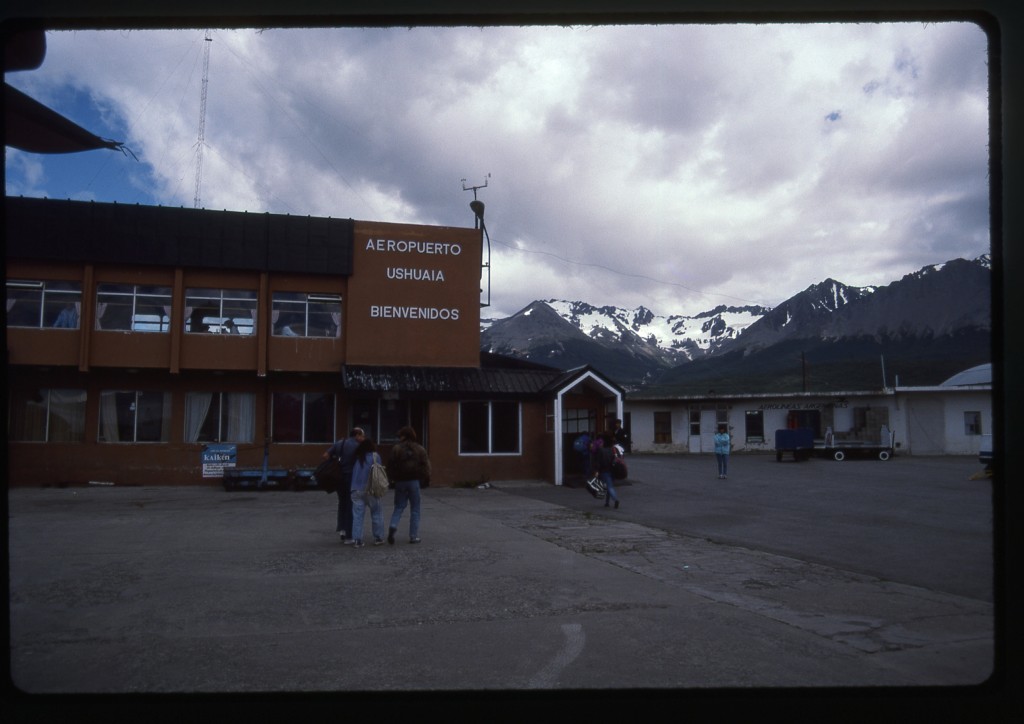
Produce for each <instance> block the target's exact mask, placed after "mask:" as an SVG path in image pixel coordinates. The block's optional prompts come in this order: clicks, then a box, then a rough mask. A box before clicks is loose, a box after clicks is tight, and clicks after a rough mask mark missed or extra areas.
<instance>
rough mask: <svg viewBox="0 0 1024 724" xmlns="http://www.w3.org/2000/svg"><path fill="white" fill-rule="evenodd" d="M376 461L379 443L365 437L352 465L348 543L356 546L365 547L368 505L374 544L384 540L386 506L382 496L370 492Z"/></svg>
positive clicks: (357, 449)
mask: <svg viewBox="0 0 1024 724" xmlns="http://www.w3.org/2000/svg"><path fill="white" fill-rule="evenodd" d="M374 463H380V455H378V454H377V445H376V444H375V443H374V442H373V440H371V439H370V438H368V437H367V438H363V440H362V442H360V443H359V447H357V448H356V453H355V465H354V466H353V467H352V493H351V497H352V537H351V538H349V539H348V540H347V541H345V542H346V543H351V544H352V545H353V546H354V547H356V548H362V547H363V519H364V518H365V515H364V513H365V511H366V507H367V506H369V507H370V526H371V529H372V532H373V544H374V545H377V546H379V545H380V544H381V543H383V542H384V506H383V505H382V504H381V500H380V498H378V497H376V496H374V495H372V494H371V493H370V470H371V469H372V468H373V464H374Z"/></svg>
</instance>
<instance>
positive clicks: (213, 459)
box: [203, 443, 238, 478]
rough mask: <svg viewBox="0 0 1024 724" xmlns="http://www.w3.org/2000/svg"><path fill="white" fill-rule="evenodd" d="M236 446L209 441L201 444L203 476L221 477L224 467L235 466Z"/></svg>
mask: <svg viewBox="0 0 1024 724" xmlns="http://www.w3.org/2000/svg"><path fill="white" fill-rule="evenodd" d="M237 455H238V448H237V446H235V445H231V444H229V443H211V444H209V445H204V446H203V477H204V478H219V477H223V475H224V469H225V468H233V467H235V463H236V460H237Z"/></svg>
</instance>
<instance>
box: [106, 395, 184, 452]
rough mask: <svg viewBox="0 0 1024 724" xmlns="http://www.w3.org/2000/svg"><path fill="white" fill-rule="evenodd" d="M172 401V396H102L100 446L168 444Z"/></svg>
mask: <svg viewBox="0 0 1024 724" xmlns="http://www.w3.org/2000/svg"><path fill="white" fill-rule="evenodd" d="M170 398H171V395H170V393H169V392H145V391H127V390H109V391H104V392H101V393H100V435H99V440H100V442H167V440H168V432H169V429H170V424H169V423H170V419H171V404H170Z"/></svg>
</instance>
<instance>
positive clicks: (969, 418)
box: [964, 412, 981, 435]
mask: <svg viewBox="0 0 1024 724" xmlns="http://www.w3.org/2000/svg"><path fill="white" fill-rule="evenodd" d="M980 434H981V413H980V412H965V413H964V435H980Z"/></svg>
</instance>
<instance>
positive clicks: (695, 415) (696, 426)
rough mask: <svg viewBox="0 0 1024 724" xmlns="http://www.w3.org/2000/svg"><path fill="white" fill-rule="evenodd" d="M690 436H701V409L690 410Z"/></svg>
mask: <svg viewBox="0 0 1024 724" xmlns="http://www.w3.org/2000/svg"><path fill="white" fill-rule="evenodd" d="M690 437H700V410H690Z"/></svg>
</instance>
